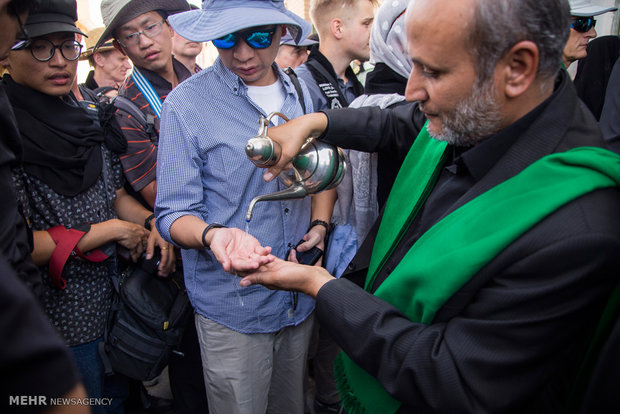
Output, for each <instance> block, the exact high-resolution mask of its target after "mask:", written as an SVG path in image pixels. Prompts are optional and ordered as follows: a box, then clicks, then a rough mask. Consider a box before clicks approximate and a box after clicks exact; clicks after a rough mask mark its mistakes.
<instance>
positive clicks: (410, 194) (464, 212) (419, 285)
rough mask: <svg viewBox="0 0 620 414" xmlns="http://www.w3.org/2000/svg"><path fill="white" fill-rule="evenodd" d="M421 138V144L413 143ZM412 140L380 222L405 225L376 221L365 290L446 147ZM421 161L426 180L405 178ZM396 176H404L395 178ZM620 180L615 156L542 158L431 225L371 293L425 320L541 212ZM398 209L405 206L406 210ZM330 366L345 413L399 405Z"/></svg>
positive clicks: (342, 367) (375, 386) (358, 371)
mask: <svg viewBox="0 0 620 414" xmlns="http://www.w3.org/2000/svg"><path fill="white" fill-rule="evenodd" d="M420 139H421V141H422V142H418V140H420ZM415 144H416V145H414V146H413V147H412V149H411V150H410V153H409V154H408V155H407V158H406V160H405V162H404V163H403V166H402V167H401V172H400V173H399V176H398V178H397V180H396V182H395V184H394V189H393V190H392V193H391V194H390V197H389V198H388V202H387V205H386V209H385V213H384V216H383V221H384V222H385V221H391V220H392V219H394V220H398V222H399V223H401V224H400V225H401V226H402V227H405V228H396V225H392V224H386V225H384V224H383V223H382V224H381V226H380V227H379V233H378V234H377V239H376V242H375V243H376V245H375V247H374V248H373V253H372V257H371V267H370V269H369V272H368V276H367V283H366V290H370V289H371V287H372V281H374V279H375V277H376V274H377V273H378V271H379V270H380V268H381V266H382V265H383V263H384V262H385V260H386V257H389V254H391V252H392V250H393V249H394V246H395V244H396V243H397V242H398V240H400V238H401V237H402V235H403V233H404V232H405V231H406V227H407V226H408V225H409V224H410V223H411V221H412V220H413V218H414V217H415V214H416V213H417V211H418V210H419V204H420V200H422V203H423V201H424V200H425V198H426V195H427V194H426V193H427V192H428V188H432V186H433V185H434V184H435V180H436V176H437V169H438V168H441V164H442V162H441V161H442V159H443V158H442V157H441V155H440V156H437V154H438V153H440V152H443V151H445V143H442V142H439V141H436V140H434V139H433V138H431V137H428V135H427V134H425V133H421V134H420V135H419V136H418V138H417V139H416V143H415ZM432 147H434V149H433V148H432ZM428 154H434V159H435V161H436V162H437V164H436V165H434V166H433V165H431V163H430V162H426V161H428V160H423V159H422V160H421V159H420V158H421V157H424V156H427V155H428ZM420 161H423V162H424V165H425V167H424V168H426V169H427V171H423V173H422V174H421V175H420V176H422V177H425V179H426V180H427V181H426V182H425V183H424V182H422V181H424V180H421V179H417V180H414V179H412V178H411V177H413V170H418V169H419V168H416V167H417V163H418V162H420ZM403 170H404V171H403ZM428 170H432V172H429V171H428ZM401 175H402V176H403V177H405V176H407V177H409V179H408V180H406V179H401V178H402V177H401ZM420 176H417V177H420ZM619 185H620V157H618V156H617V155H616V154H614V153H612V152H610V151H607V150H604V149H600V148H591V147H582V148H576V149H573V150H570V151H567V152H564V153H557V154H552V155H549V156H546V157H544V158H542V159H540V160H538V161H537V162H535V163H533V164H532V165H530V166H529V167H527V168H526V169H525V170H523V171H522V172H521V173H519V174H518V175H516V176H515V177H513V178H511V179H509V180H507V181H505V182H503V183H501V184H499V185H498V186H496V187H494V188H492V189H490V190H489V191H487V192H486V193H484V194H482V195H480V196H479V197H477V198H475V199H474V200H471V201H470V202H469V203H467V204H465V205H464V206H462V207H461V208H459V209H457V210H455V211H454V212H452V213H451V214H449V215H448V216H446V217H445V218H444V219H442V220H441V221H439V222H438V223H436V224H435V225H434V226H433V227H432V228H431V229H430V230H428V231H427V232H426V233H425V234H424V235H422V237H420V239H419V240H418V241H417V242H416V243H415V244H414V245H413V246H412V247H411V249H410V250H409V251H408V252H407V254H406V255H405V256H404V257H403V259H402V260H401V262H400V263H399V264H398V266H397V267H396V268H395V269H394V271H393V272H392V273H391V274H390V276H389V277H388V278H387V279H386V280H385V281H384V282H383V283H382V284H381V285H380V286H379V288H378V289H377V290H376V291H375V293H374V294H375V295H376V296H377V297H379V298H381V299H383V300H385V301H387V302H389V303H391V304H392V305H394V306H395V307H396V308H398V309H399V310H400V311H402V312H403V313H404V314H405V315H406V316H407V317H408V318H409V319H410V320H411V321H412V322H416V323H422V324H429V323H431V321H432V320H433V318H434V316H435V313H436V312H437V310H438V309H440V308H441V307H442V306H443V304H444V303H445V302H446V301H447V300H448V299H449V298H450V297H451V296H452V295H453V294H454V293H455V292H456V291H458V290H459V289H460V288H461V287H462V286H463V285H464V284H465V283H466V282H467V281H468V280H469V279H470V278H471V277H473V276H474V275H475V274H476V273H477V272H478V271H479V270H480V269H481V268H482V267H484V266H485V265H486V264H487V263H488V262H490V261H491V260H492V259H493V258H494V257H495V256H497V255H498V254H499V253H500V252H501V251H502V250H503V249H505V248H506V247H507V246H509V245H510V244H511V243H512V242H513V241H514V240H516V239H517V238H518V237H519V236H521V235H522V234H523V233H525V232H526V231H527V230H529V229H530V228H531V227H533V226H534V225H536V224H537V223H538V222H539V221H541V220H543V219H544V218H545V217H546V216H547V215H549V214H551V213H553V212H554V211H555V210H557V209H558V208H560V207H561V206H563V205H564V204H566V203H569V202H570V201H572V200H574V199H576V198H578V197H580V196H581V195H584V194H587V193H588V192H590V191H593V190H596V189H599V188H605V187H612V186H619ZM401 187H406V188H405V189H403V188H401ZM411 187H413V190H412V189H411ZM420 188H424V189H423V190H420ZM399 209H400V210H406V214H405V212H402V211H401V212H398V211H397V210H399ZM388 211H390V212H392V213H391V214H394V216H393V215H391V214H390V215H388ZM397 213H400V214H397ZM409 213H411V214H409ZM405 216H406V217H405ZM388 217H389V218H390V219H389V220H387V219H386V218H388ZM403 217H405V219H404V220H403ZM403 223H404V224H403ZM375 256H379V257H375ZM438 275H441V277H438ZM335 370H336V379H337V382H338V386H339V390H340V392H341V396H342V401H343V404H344V405H345V408H346V409H347V411H348V412H349V413H350V414H355V413H369V414H373V413H393V412H395V411H397V410H398V408H399V407H400V405H401V403H400V402H399V401H397V400H395V399H394V398H392V397H391V396H390V395H389V394H388V393H387V392H386V391H385V390H384V388H383V387H382V386H381V384H380V383H379V381H378V380H377V379H375V378H374V377H372V376H371V375H370V374H368V373H367V372H366V371H365V370H363V369H362V368H360V367H359V366H358V365H356V364H355V363H354V362H353V361H352V360H351V359H350V358H348V357H347V356H346V354H344V353H341V354H340V355H339V356H338V358H337V361H336V362H335Z"/></svg>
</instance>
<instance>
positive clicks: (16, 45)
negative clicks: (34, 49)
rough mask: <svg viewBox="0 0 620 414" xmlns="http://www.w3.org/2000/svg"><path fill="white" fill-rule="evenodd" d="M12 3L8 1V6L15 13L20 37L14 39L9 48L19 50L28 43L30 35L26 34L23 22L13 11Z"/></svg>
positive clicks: (14, 12)
mask: <svg viewBox="0 0 620 414" xmlns="http://www.w3.org/2000/svg"><path fill="white" fill-rule="evenodd" d="M13 4H14V3H9V7H11V10H12V13H13V14H14V15H15V18H17V23H18V24H19V30H21V32H22V39H18V40H17V41H15V43H14V44H13V46H12V47H11V50H20V49H22V48H24V47H25V46H28V45H29V44H30V36H29V35H28V31H27V30H26V26H24V24H23V23H22V19H20V18H19V13H17V12H16V11H15V9H14V6H13Z"/></svg>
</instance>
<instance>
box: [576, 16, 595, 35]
mask: <svg viewBox="0 0 620 414" xmlns="http://www.w3.org/2000/svg"><path fill="white" fill-rule="evenodd" d="M594 26H596V20H594V17H592V16H590V17H579V18H577V19H574V20H573V21H572V22H571V25H570V27H571V28H573V29H575V30H577V31H578V32H580V33H585V32H589V31H590V29H592V28H593V27H594Z"/></svg>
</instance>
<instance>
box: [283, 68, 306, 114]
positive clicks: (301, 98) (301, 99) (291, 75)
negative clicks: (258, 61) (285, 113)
mask: <svg viewBox="0 0 620 414" xmlns="http://www.w3.org/2000/svg"><path fill="white" fill-rule="evenodd" d="M284 72H285V73H286V74H287V75H288V77H289V78H290V79H291V82H292V83H293V86H294V87H295V91H297V98H298V99H299V103H300V105H301V109H302V110H303V111H304V114H307V113H308V112H307V111H306V103H305V102H304V92H303V90H302V89H301V83H299V77H298V76H297V74H296V73H295V71H294V70H293V68H291V67H288V68H286V70H285V71H284Z"/></svg>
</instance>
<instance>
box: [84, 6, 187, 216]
mask: <svg viewBox="0 0 620 414" xmlns="http://www.w3.org/2000/svg"><path fill="white" fill-rule="evenodd" d="M183 10H189V5H188V4H187V2H186V1H185V0H157V1H152V0H103V1H102V2H101V15H102V17H103V22H104V25H105V26H106V28H105V30H104V32H103V34H102V35H101V37H100V38H99V41H98V42H97V45H96V46H95V50H97V49H98V48H99V47H100V46H102V45H103V44H104V43H105V42H106V41H109V40H110V39H112V38H113V39H114V42H113V43H114V46H115V47H116V48H117V49H118V50H119V51H121V52H122V53H123V54H125V55H127V56H129V59H131V61H132V63H133V65H134V68H135V69H134V71H133V72H132V74H131V75H130V77H129V78H128V79H127V81H126V82H125V84H124V85H123V86H122V87H121V88H120V89H119V95H121V96H124V97H126V98H127V99H129V100H131V101H132V102H133V103H134V104H135V106H137V107H138V108H139V109H140V110H141V111H142V112H143V113H144V115H145V116H146V117H147V118H148V119H149V123H148V125H144V124H142V123H141V122H139V121H138V120H137V119H136V117H132V116H131V115H130V113H129V112H127V111H126V110H123V109H119V110H118V111H117V113H116V118H117V121H118V123H119V124H120V127H121V130H122V131H123V134H124V135H125V138H126V140H127V144H128V145H127V151H126V152H125V153H124V154H122V156H121V160H122V163H123V169H124V172H125V177H126V178H127V181H128V184H129V186H130V190H132V192H134V194H135V195H136V196H137V197H138V198H139V199H141V201H143V204H145V205H147V206H149V208H151V209H152V208H153V205H154V204H155V195H156V189H157V182H156V177H155V172H156V168H155V165H156V161H157V140H158V134H159V122H160V119H159V118H160V114H159V109H160V108H161V102H162V101H163V100H164V99H165V98H166V96H167V95H168V93H169V92H170V91H171V90H172V89H173V88H174V87H175V86H177V85H178V84H179V83H181V82H182V81H184V80H185V79H187V78H189V77H190V76H191V73H190V72H189V70H187V68H185V66H183V64H182V63H181V62H179V61H177V60H176V59H174V57H173V56H172V37H173V35H174V31H173V30H172V28H171V27H170V25H169V24H168V21H167V20H166V18H167V17H168V14H171V13H175V12H179V11H183ZM139 75H142V76H141V77H143V78H145V79H146V83H148V84H150V86H151V87H152V88H153V89H152V90H153V93H152V94H149V93H148V92H147V93H145V92H144V91H143V90H141V89H140V88H139V85H140V82H138V83H136V77H137V76H139ZM149 97H151V99H152V101H151V99H148V98H149ZM151 120H152V121H151Z"/></svg>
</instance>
